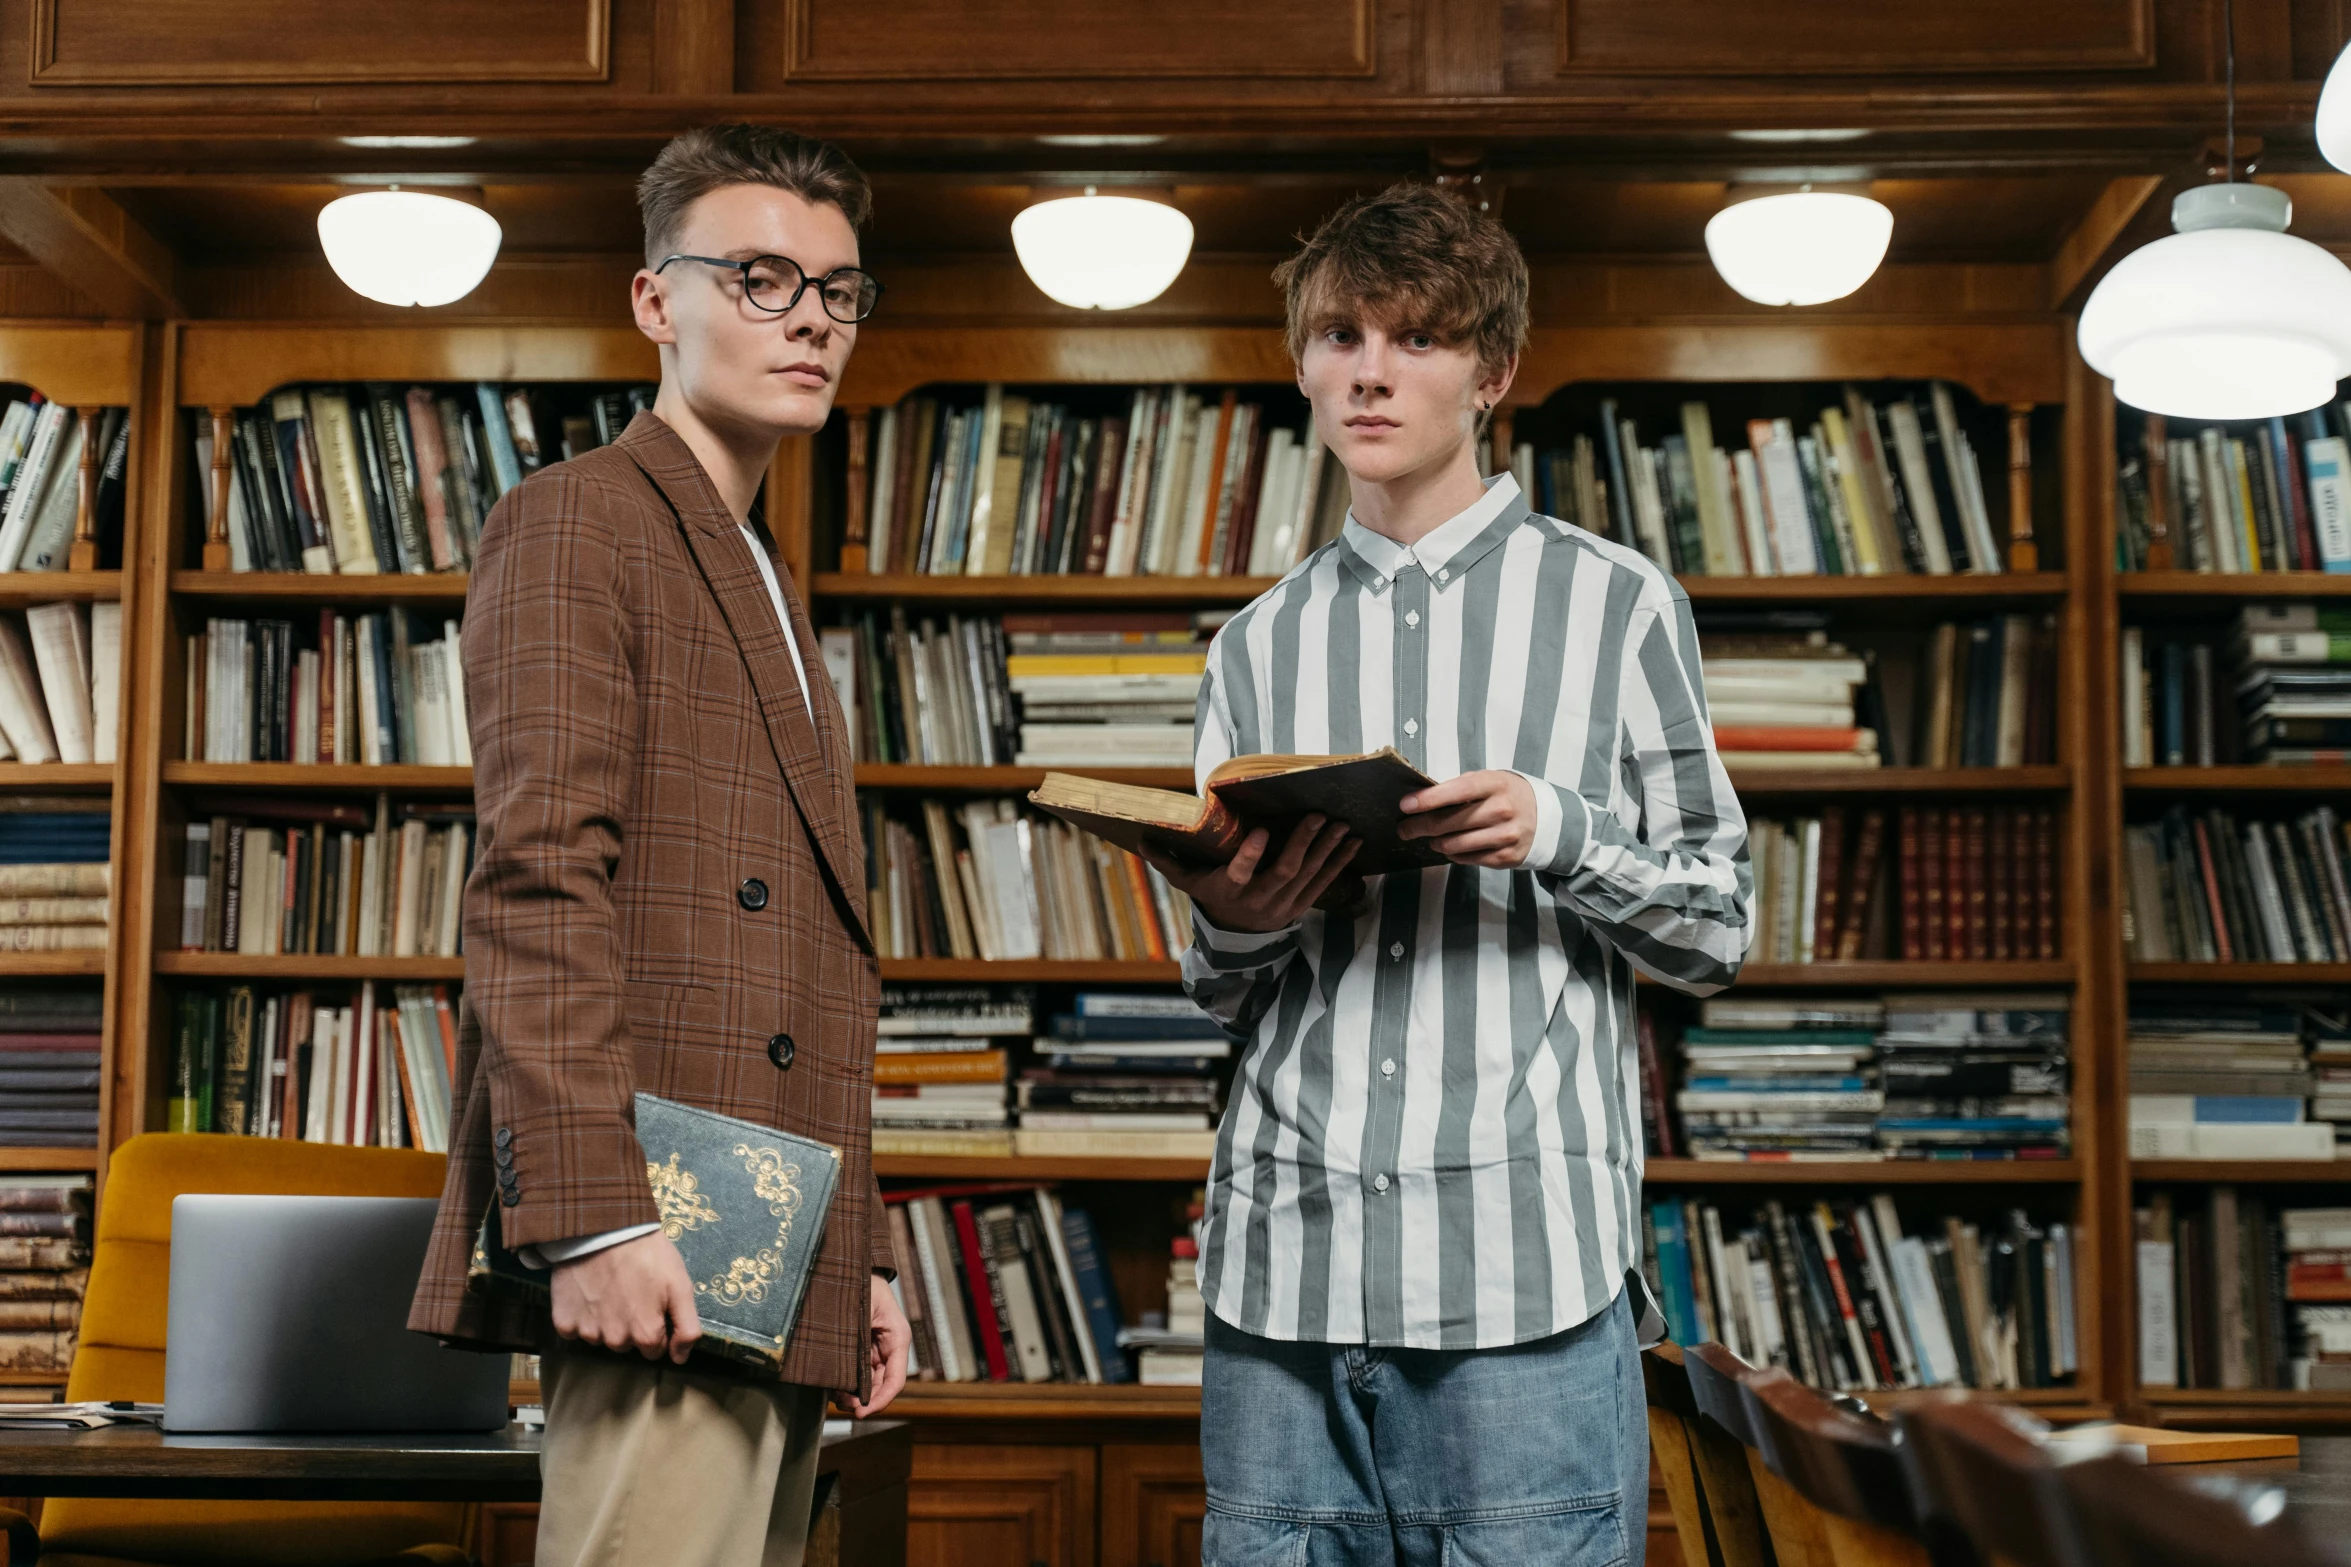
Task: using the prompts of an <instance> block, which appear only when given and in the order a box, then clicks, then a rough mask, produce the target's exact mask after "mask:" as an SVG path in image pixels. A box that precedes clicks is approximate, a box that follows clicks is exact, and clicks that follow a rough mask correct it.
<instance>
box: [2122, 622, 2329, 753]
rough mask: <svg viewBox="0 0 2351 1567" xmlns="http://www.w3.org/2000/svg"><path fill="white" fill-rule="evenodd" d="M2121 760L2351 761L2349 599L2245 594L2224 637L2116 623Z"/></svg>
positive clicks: (2192, 629)
mask: <svg viewBox="0 0 2351 1567" xmlns="http://www.w3.org/2000/svg"><path fill="white" fill-rule="evenodd" d="M2122 752H2123V755H2122V759H2123V765H2124V766H2126V767H2215V766H2228V765H2232V764H2235V763H2239V762H2265V763H2268V764H2270V765H2273V766H2310V765H2335V766H2339V765H2341V764H2343V763H2344V762H2346V761H2351V611H2346V610H2341V609H2333V608H2328V607H2325V606H2322V605H2317V604H2311V603H2307V602H2306V603H2300V604H2261V605H2251V606H2248V607H2246V608H2244V609H2241V610H2239V611H2238V612H2237V617H2236V620H2235V622H2234V624H2232V625H2231V626H2230V627H2229V629H2228V632H2227V633H2226V637H2225V640H2223V639H2222V638H2221V637H2217V636H2214V635H2211V634H2209V633H2207V634H2198V633H2197V632H2196V631H2195V630H2194V628H2190V629H2189V630H2188V631H2187V632H2185V633H2173V634H2170V635H2165V634H2162V633H2160V632H2152V631H2150V629H2149V628H2146V627H2141V626H2125V627H2124V628H2123V632H2122Z"/></svg>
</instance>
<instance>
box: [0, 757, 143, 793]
mask: <svg viewBox="0 0 2351 1567" xmlns="http://www.w3.org/2000/svg"><path fill="white" fill-rule="evenodd" d="M115 774H116V767H115V764H114V763H112V762H0V789H5V790H7V791H8V792H9V793H10V794H49V793H58V794H68V793H70V794H91V793H96V792H97V791H99V790H101V789H111V788H113V787H114V780H115Z"/></svg>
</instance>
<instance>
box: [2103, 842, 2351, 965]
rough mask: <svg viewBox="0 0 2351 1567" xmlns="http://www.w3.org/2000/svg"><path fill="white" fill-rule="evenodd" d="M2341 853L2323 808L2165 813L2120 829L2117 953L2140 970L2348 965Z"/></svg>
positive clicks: (2348, 845)
mask: <svg viewBox="0 0 2351 1567" xmlns="http://www.w3.org/2000/svg"><path fill="white" fill-rule="evenodd" d="M2347 850H2351V840H2347V839H2346V838H2345V824H2344V823H2343V821H2342V820H2341V818H2340V816H2339V815H2338V813H2337V812H2336V811H2335V808H2334V807H2333V806H2331V805H2321V806H2314V807H2312V808H2311V809H2310V810H2307V811H2303V812H2301V813H2300V814H2298V815H2293V816H2276V817H2241V816H2239V815H2238V813H2236V812H2234V811H2231V810H2227V809H2225V808H2223V807H2221V806H2217V805H2215V806H2209V807H2207V808H2205V809H2203V810H2200V811H2192V810H2190V809H2189V808H2188V807H2187V806H2185V805H2175V806H2173V807H2172V808H2171V809H2169V810H2168V811H2166V812H2164V813H2163V815H2162V816H2160V817H2159V818H2157V819H2156V820H2154V821H2151V822H2142V823H2138V824H2135V825H2129V826H2125V827H2124V828H2123V874H2124V879H2125V881H2126V883H2127V885H2128V888H2129V893H2130V896H2129V897H2128V898H2127V899H2126V900H2125V902H2124V905H2123V910H2122V917H2123V919H2122V926H2123V929H2122V939H2123V951H2124V953H2125V955H2127V956H2128V957H2130V958H2132V959H2134V960H2136V961H2139V962H2143V963H2215V962H2218V963H2342V962H2351V869H2347V868H2346V866H2345V864H2344V855H2345V853H2346V852H2347Z"/></svg>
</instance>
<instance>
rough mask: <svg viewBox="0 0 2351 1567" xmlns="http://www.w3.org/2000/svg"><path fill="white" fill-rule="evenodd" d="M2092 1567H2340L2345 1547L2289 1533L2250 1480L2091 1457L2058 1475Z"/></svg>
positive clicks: (2277, 1496)
mask: <svg viewBox="0 0 2351 1567" xmlns="http://www.w3.org/2000/svg"><path fill="white" fill-rule="evenodd" d="M2058 1479H2059V1483H2060V1484H2061V1485H2062V1486H2063V1488H2064V1490H2065V1493H2066V1495H2067V1496H2068V1497H2069V1498H2071V1500H2072V1502H2073V1504H2074V1506H2075V1508H2076V1509H2077V1511H2078V1513H2079V1516H2080V1523H2081V1531H2082V1535H2083V1538H2084V1541H2085V1543H2086V1544H2087V1546H2088V1548H2089V1552H2090V1559H2091V1561H2092V1562H2094V1563H2095V1564H2096V1567H2123V1564H2126V1563H2127V1564H2128V1567H2239V1564H2242V1563H2259V1564H2260V1567H2342V1564H2343V1563H2344V1562H2345V1561H2346V1560H2351V1555H2347V1554H2346V1551H2347V1544H2346V1542H2343V1541H2332V1542H2328V1541H2323V1540H2319V1539H2316V1538H2313V1537H2311V1536H2309V1535H2307V1534H2305V1533H2304V1532H2303V1531H2301V1530H2299V1529H2297V1528H2296V1527H2295V1526H2294V1523H2293V1521H2292V1519H2291V1518H2288V1517H2284V1516H2280V1515H2279V1514H2278V1512H2277V1509H2278V1508H2279V1507H2280V1506H2282V1504H2283V1495H2282V1493H2281V1492H2279V1491H2278V1490H2277V1489H2276V1488H2275V1487H2271V1486H2264V1485H2262V1484H2260V1483H2259V1482H2258V1481H2252V1480H2245V1479H2239V1478H2236V1477H2233V1476H2223V1475H2195V1474H2180V1473H2172V1472H2166V1471H2165V1470H2161V1469H2149V1468H2147V1467H2146V1466H2145V1465H2143V1464H2135V1463H2132V1462H2130V1461H2129V1460H2127V1459H2122V1458H2113V1457H2107V1458H2091V1459H2085V1460H2083V1461H2082V1462H2080V1463H2073V1464H2067V1465H2066V1466H2065V1467H2064V1468H2062V1469H2060V1470H2059V1471H2058Z"/></svg>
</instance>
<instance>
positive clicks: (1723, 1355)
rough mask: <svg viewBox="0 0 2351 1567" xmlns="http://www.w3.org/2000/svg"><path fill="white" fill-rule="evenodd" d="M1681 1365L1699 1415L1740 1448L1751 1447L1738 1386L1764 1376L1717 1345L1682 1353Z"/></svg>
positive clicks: (1752, 1436)
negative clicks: (1688, 1375)
mask: <svg viewBox="0 0 2351 1567" xmlns="http://www.w3.org/2000/svg"><path fill="white" fill-rule="evenodd" d="M1682 1363H1683V1364H1684V1365H1685V1366H1687V1367H1688V1368H1689V1373H1690V1397H1691V1398H1692V1400H1694V1401H1695V1402H1696V1404H1697V1405H1698V1412H1699V1413H1700V1414H1702V1415H1704V1416H1705V1417H1706V1418H1707V1419H1709V1420H1711V1421H1713V1422H1714V1423H1715V1424H1716V1425H1718V1426H1720V1427H1721V1428H1722V1429H1723V1430H1725V1431H1727V1432H1729V1433H1730V1435H1731V1436H1732V1437H1733V1438H1735V1439H1736V1440H1737V1441H1738V1442H1739V1443H1740V1444H1741V1445H1742V1446H1745V1447H1753V1446H1754V1445H1755V1433H1754V1431H1753V1430H1752V1429H1751V1428H1750V1427H1749V1426H1748V1424H1747V1403H1746V1400H1745V1399H1744V1398H1742V1397H1741V1396H1740V1394H1739V1384H1740V1383H1742V1382H1744V1381H1746V1380H1747V1379H1748V1378H1749V1377H1755V1376H1763V1375H1766V1374H1767V1373H1765V1372H1761V1371H1758V1370H1757V1369H1756V1368H1755V1367H1753V1366H1750V1365H1749V1364H1747V1362H1745V1361H1744V1360H1741V1359H1740V1358H1739V1357H1738V1356H1736V1355H1734V1354H1732V1353H1731V1352H1730V1351H1729V1350H1728V1349H1725V1348H1724V1347H1723V1346H1722V1345H1720V1344H1693V1345H1691V1346H1690V1347H1689V1348H1688V1349H1686V1350H1684V1351H1683V1352H1682ZM1782 1374H1783V1375H1784V1374H1785V1373H1782Z"/></svg>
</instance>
